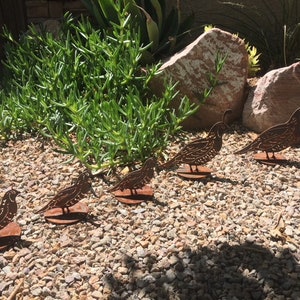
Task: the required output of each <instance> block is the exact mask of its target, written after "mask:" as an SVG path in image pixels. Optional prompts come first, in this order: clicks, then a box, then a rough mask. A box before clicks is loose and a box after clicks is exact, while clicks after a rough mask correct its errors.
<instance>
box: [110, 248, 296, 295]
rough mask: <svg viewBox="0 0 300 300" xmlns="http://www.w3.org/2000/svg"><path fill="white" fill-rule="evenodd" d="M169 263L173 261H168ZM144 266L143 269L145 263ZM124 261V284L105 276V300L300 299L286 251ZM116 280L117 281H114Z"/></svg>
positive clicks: (222, 251) (223, 251) (188, 252)
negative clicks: (108, 294)
mask: <svg viewBox="0 0 300 300" xmlns="http://www.w3.org/2000/svg"><path fill="white" fill-rule="evenodd" d="M171 258H172V259H171ZM148 261H149V263H148V264H147V262H148ZM142 262H143V263H141V260H140V259H138V258H136V257H126V259H124V263H125V265H126V266H127V268H128V269H129V270H130V271H129V275H128V278H127V279H124V280H122V279H120V278H122V277H120V276H119V275H117V274H113V273H110V274H109V276H108V277H107V278H109V280H106V281H105V282H106V284H107V285H108V287H109V289H110V290H111V294H110V296H109V298H108V299H111V300H117V299H140V298H139V297H140V296H142V297H146V298H148V299H181V300H185V299H241V300H242V299H246V300H248V299H249V300H250V299H251V300H252V299H299V297H300V281H299V277H300V267H299V264H297V262H296V261H295V259H294V258H293V256H292V254H291V253H290V252H289V250H288V249H286V250H284V251H282V253H280V254H279V253H276V252H275V253H273V252H271V251H270V250H269V249H267V248H265V247H263V246H261V245H256V244H248V243H245V244H241V245H234V246H231V245H229V244H226V243H225V244H221V245H218V247H215V248H214V249H212V248H208V247H203V248H199V249H197V250H196V251H194V250H192V249H190V248H186V249H185V250H182V251H174V252H172V253H168V255H166V258H165V260H164V263H162V259H161V258H160V260H158V259H157V258H156V256H155V253H151V254H149V255H147V256H146V257H144V258H143V260H142ZM117 278H118V279H117Z"/></svg>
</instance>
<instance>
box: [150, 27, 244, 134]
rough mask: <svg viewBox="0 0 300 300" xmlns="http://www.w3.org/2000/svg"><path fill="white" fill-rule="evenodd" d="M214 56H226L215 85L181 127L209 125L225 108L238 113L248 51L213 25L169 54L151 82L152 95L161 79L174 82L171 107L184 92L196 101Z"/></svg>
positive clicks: (159, 89) (158, 91)
mask: <svg viewBox="0 0 300 300" xmlns="http://www.w3.org/2000/svg"><path fill="white" fill-rule="evenodd" d="M217 55H220V56H223V57H224V56H226V60H225V64H224V66H223V69H222V70H221V72H220V73H219V75H218V77H217V79H218V85H217V87H215V89H214V90H213V92H212V94H211V95H210V96H209V98H208V99H207V100H206V102H205V103H204V104H203V105H201V107H200V109H199V110H198V112H197V113H196V114H194V115H193V116H191V117H189V118H188V119H187V120H186V121H184V123H183V124H182V125H183V127H184V129H202V128H207V127H210V126H211V125H213V124H214V123H216V122H218V121H220V120H221V119H222V116H223V112H224V111H225V110H227V109H232V111H233V113H232V114H231V118H232V119H233V118H237V117H239V116H241V113H242V109H243V103H244V101H243V100H244V99H243V97H244V90H245V84H246V80H247V74H248V54H247V51H246V48H245V43H244V41H243V40H241V39H240V38H239V37H237V36H236V35H232V34H230V33H228V32H226V31H223V30H220V29H216V28H215V29H212V30H210V31H208V32H205V33H203V34H202V35H201V36H199V37H198V38H197V39H196V40H195V41H194V42H193V43H191V44H189V45H188V46H187V47H186V48H185V49H183V50H182V51H181V52H179V53H177V54H175V55H174V56H172V57H170V58H169V59H168V60H167V61H166V62H165V63H164V64H163V65H162V67H161V69H160V70H161V71H162V72H161V73H160V75H159V76H157V77H155V78H154V79H153V81H152V82H151V87H152V90H153V91H154V92H155V93H156V94H161V92H162V91H163V85H164V81H165V80H167V79H169V78H171V79H172V81H173V82H178V85H177V89H178V90H179V96H178V97H177V99H176V100H175V101H174V102H173V105H174V107H175V108H177V107H178V104H179V99H180V98H181V97H182V96H184V95H186V96H188V98H189V99H190V101H191V102H193V103H196V104H199V103H200V102H199V101H201V100H202V96H201V94H203V91H204V89H205V88H208V87H209V82H208V75H209V74H210V73H212V74H215V61H216V57H217Z"/></svg>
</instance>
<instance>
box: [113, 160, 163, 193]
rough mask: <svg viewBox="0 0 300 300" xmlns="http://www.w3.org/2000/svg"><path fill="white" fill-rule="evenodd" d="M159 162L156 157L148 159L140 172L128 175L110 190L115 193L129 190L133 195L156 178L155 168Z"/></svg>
mask: <svg viewBox="0 0 300 300" xmlns="http://www.w3.org/2000/svg"><path fill="white" fill-rule="evenodd" d="M156 165H157V161H156V159H155V158H154V157H150V158H148V159H147V160H146V161H145V163H144V164H143V166H142V168H141V169H139V170H135V171H132V172H130V173H128V174H127V175H126V176H125V177H124V178H123V179H122V180H121V181H120V182H118V183H117V184H116V185H115V186H113V187H112V188H111V189H109V190H108V192H114V191H118V190H121V191H123V190H126V189H129V190H131V192H132V193H133V191H136V190H137V189H141V188H143V187H144V186H145V185H146V184H147V183H149V182H150V180H151V179H152V178H153V177H154V168H155V167H156Z"/></svg>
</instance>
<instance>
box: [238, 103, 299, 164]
mask: <svg viewBox="0 0 300 300" xmlns="http://www.w3.org/2000/svg"><path fill="white" fill-rule="evenodd" d="M299 137H300V108H298V109H296V110H295V111H294V112H293V114H292V115H291V117H290V119H289V120H288V121H287V122H285V123H282V124H278V125H275V126H272V127H270V128H268V129H267V130H265V131H263V132H262V133H261V134H260V135H259V136H258V137H257V138H256V139H255V140H254V141H252V142H251V143H250V144H248V145H246V146H245V147H244V148H242V149H241V150H239V151H236V152H235V154H243V153H246V152H248V151H254V150H261V151H264V152H265V153H266V157H267V159H270V157H269V153H272V158H275V152H278V151H281V150H283V149H285V148H287V147H290V146H293V145H294V144H296V142H297V140H299Z"/></svg>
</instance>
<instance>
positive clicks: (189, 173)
mask: <svg viewBox="0 0 300 300" xmlns="http://www.w3.org/2000/svg"><path fill="white" fill-rule="evenodd" d="M211 172H212V170H210V169H209V168H207V167H202V166H197V168H196V166H192V170H191V168H190V166H189V165H184V166H183V167H182V168H179V169H178V170H177V174H178V176H180V177H183V178H186V179H204V178H207V177H209V176H210V175H211Z"/></svg>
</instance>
